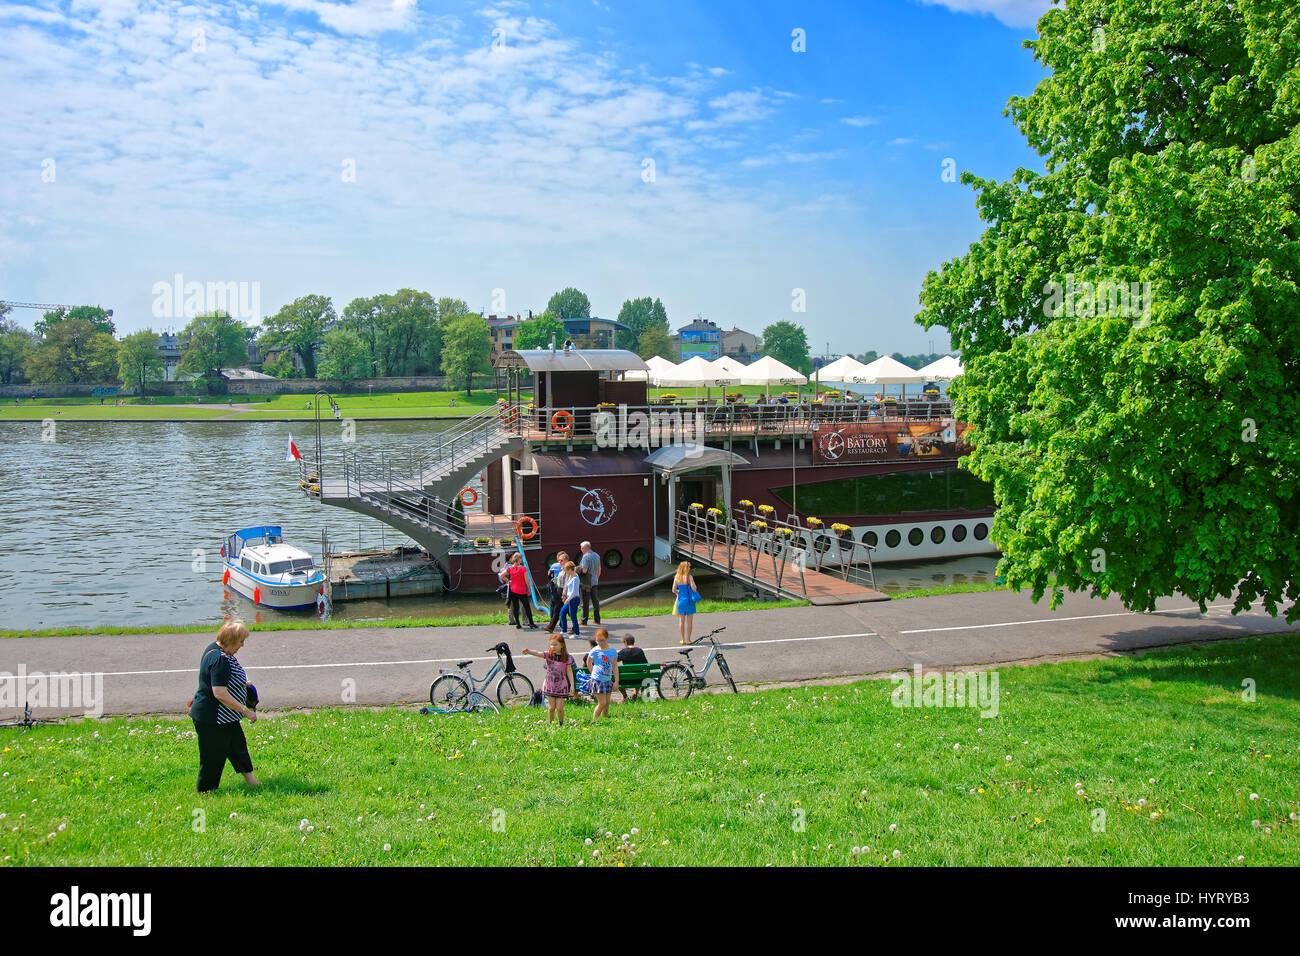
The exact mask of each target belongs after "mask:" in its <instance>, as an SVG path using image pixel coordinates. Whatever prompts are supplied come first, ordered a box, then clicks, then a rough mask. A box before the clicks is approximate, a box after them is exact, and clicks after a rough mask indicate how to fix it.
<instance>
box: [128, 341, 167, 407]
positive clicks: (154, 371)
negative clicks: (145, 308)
mask: <svg viewBox="0 0 1300 956" xmlns="http://www.w3.org/2000/svg"><path fill="white" fill-rule="evenodd" d="M163 370H164V362H163V356H162V353H161V352H160V351H158V333H157V332H155V331H154V330H153V329H142V330H141V331H139V332H132V333H131V334H130V335H126V336H123V337H122V341H121V343H120V344H119V347H118V350H117V374H118V381H120V382H121V383H122V384H123V385H125V386H126V387H127V388H134V389H137V390H138V391H139V392H140V393H141V394H143V393H144V390H145V389H146V388H147V387H148V386H149V385H150V384H151V383H153V382H157V381H159V380H161V379H162V377H163Z"/></svg>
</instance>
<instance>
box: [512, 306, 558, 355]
mask: <svg viewBox="0 0 1300 956" xmlns="http://www.w3.org/2000/svg"><path fill="white" fill-rule="evenodd" d="M565 336H566V333H565V331H564V323H563V322H561V321H560V320H559V319H557V318H556V317H555V316H553V315H551V313H549V312H543V313H542V314H541V315H536V316H533V318H531V319H528V320H526V321H524V322H520V323H519V327H518V328H517V329H515V348H517V349H544V348H548V347H549V346H550V344H551V342H552V341H554V342H555V345H556V347H557V348H558V347H559V346H561V345H563V344H564V339H565Z"/></svg>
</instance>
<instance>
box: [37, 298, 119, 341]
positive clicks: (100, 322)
mask: <svg viewBox="0 0 1300 956" xmlns="http://www.w3.org/2000/svg"><path fill="white" fill-rule="evenodd" d="M68 319H84V320H85V321H87V322H89V323H90V324H91V325H93V326H94V327H95V331H96V332H104V333H106V334H108V335H113V334H114V333H116V331H117V330H116V329H115V328H114V327H113V317H112V316H111V315H110V314H109V310H108V309H101V308H100V307H99V306H97V305H78V306H73V307H72V308H70V309H67V308H63V309H51V310H50V311H48V312H46V313H44V314H43V315H42V316H41V317H40V318H39V319H37V320H36V326H35V328H36V334H37V336H38V337H41V338H44V336H45V333H46V332H48V331H49V330H50V329H52V328H53V327H54V326H56V325H58V324H59V323H60V322H65V321H67V320H68Z"/></svg>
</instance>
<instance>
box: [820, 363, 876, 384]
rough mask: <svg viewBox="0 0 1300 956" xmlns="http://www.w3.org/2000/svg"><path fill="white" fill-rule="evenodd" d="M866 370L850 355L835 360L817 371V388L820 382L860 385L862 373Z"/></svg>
mask: <svg viewBox="0 0 1300 956" xmlns="http://www.w3.org/2000/svg"><path fill="white" fill-rule="evenodd" d="M866 369H867V367H866V366H865V365H863V364H862V363H861V362H859V361H858V360H857V359H855V358H854V357H853V356H852V355H845V356H844V357H843V358H837V359H836V360H835V361H834V362H831V363H830V364H829V365H827V366H824V367H822V368H819V369H818V370H817V375H816V378H817V386H818V387H819V388H820V387H821V383H822V382H839V383H840V384H843V385H861V384H863V381H864V380H863V378H862V373H863V372H865V371H866Z"/></svg>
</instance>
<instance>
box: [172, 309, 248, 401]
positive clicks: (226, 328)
mask: <svg viewBox="0 0 1300 956" xmlns="http://www.w3.org/2000/svg"><path fill="white" fill-rule="evenodd" d="M178 338H179V340H180V347H181V364H180V368H181V371H183V372H192V373H193V374H195V375H197V376H199V378H200V379H202V380H203V382H204V383H205V384H206V385H207V387H208V389H209V390H212V389H216V388H217V387H218V386H219V385H220V384H221V381H222V379H221V370H222V369H223V368H234V367H237V366H240V365H242V364H243V363H244V362H245V361H247V359H248V350H247V344H246V343H247V338H246V336H245V329H244V326H243V324H242V323H241V322H239V321H238V320H237V319H234V318H232V317H231V315H230V313H229V312H205V313H203V314H201V315H196V316H195V317H194V318H192V319H190V321H189V324H188V325H186V326H185V328H184V329H183V330H182V331H181V334H180V336H179V337H178Z"/></svg>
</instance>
